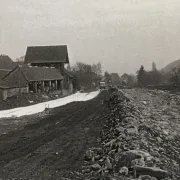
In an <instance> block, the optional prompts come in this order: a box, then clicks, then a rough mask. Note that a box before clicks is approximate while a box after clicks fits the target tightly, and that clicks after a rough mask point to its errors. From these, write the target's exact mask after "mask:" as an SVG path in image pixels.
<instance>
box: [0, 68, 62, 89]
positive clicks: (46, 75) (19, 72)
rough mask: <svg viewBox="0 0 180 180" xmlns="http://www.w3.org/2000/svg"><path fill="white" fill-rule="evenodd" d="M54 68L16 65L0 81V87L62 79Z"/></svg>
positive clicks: (21, 85) (22, 85) (20, 85)
mask: <svg viewBox="0 0 180 180" xmlns="http://www.w3.org/2000/svg"><path fill="white" fill-rule="evenodd" d="M62 79H63V76H62V75H61V73H60V72H59V71H58V69H56V68H47V67H32V66H27V65H26V66H17V67H16V68H14V69H13V70H12V71H10V72H9V73H7V74H6V75H5V76H4V77H3V78H2V80H1V81H0V88H4V89H6V88H13V87H25V86H26V85H27V82H30V81H49V80H62Z"/></svg>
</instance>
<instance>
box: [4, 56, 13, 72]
mask: <svg viewBox="0 0 180 180" xmlns="http://www.w3.org/2000/svg"><path fill="white" fill-rule="evenodd" d="M14 67H15V64H14V62H13V60H12V59H11V58H10V57H9V56H7V55H0V69H1V70H6V69H9V70H12V69H13V68H14Z"/></svg>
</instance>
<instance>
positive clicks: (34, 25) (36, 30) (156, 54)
mask: <svg viewBox="0 0 180 180" xmlns="http://www.w3.org/2000/svg"><path fill="white" fill-rule="evenodd" d="M179 9H180V0H0V54H8V55H9V56H10V57H11V58H12V59H15V58H17V57H19V56H22V55H24V54H25V51H26V47H27V46H31V45H57V44H58V45H59V44H67V45H68V51H69V57H70V62H71V64H74V63H75V62H76V61H82V62H87V63H93V62H96V61H101V62H102V64H103V67H104V69H107V70H108V71H109V72H118V73H119V74H122V73H124V72H128V73H134V72H136V70H137V69H138V68H139V67H140V65H141V64H143V65H144V66H145V68H146V69H150V68H151V64H152V61H155V62H156V64H157V68H161V67H163V66H164V65H166V64H167V63H169V62H171V61H173V60H176V59H178V58H180V10H179Z"/></svg>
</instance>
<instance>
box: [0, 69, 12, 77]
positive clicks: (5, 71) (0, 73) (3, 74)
mask: <svg viewBox="0 0 180 180" xmlns="http://www.w3.org/2000/svg"><path fill="white" fill-rule="evenodd" d="M10 71H11V70H8V69H0V79H2V78H3V77H4V76H5V75H6V74H7V73H9V72H10Z"/></svg>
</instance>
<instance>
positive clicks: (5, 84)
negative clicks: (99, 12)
mask: <svg viewBox="0 0 180 180" xmlns="http://www.w3.org/2000/svg"><path fill="white" fill-rule="evenodd" d="M17 87H19V86H18V85H17V83H16V82H8V81H5V80H0V89H11V88H17ZM20 87H25V85H24V86H20Z"/></svg>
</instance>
